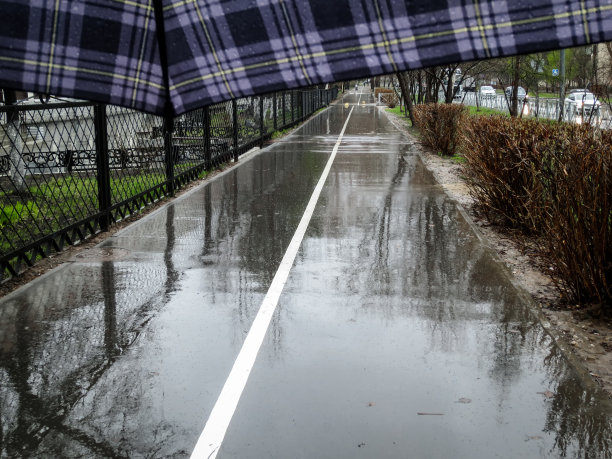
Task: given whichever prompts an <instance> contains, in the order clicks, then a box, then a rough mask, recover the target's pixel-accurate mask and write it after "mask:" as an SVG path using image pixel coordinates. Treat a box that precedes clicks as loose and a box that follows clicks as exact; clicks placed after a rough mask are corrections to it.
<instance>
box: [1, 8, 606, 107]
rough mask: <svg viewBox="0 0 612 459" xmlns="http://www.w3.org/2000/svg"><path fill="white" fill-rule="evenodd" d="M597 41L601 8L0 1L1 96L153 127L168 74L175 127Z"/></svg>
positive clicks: (602, 37) (601, 35) (602, 31)
mask: <svg viewBox="0 0 612 459" xmlns="http://www.w3.org/2000/svg"><path fill="white" fill-rule="evenodd" d="M156 4H159V5H161V9H162V10H163V28H164V29H165V36H164V37H158V35H159V34H158V32H157V31H158V30H161V27H159V28H158V27H157V23H156V14H155V5H156ZM160 17H161V16H160ZM158 40H165V43H166V45H167V56H161V58H160V47H159V46H158V43H159V42H158ZM607 40H612V0H407V1H399V0H160V1H159V2H157V0H0V87H7V88H18V89H25V90H29V91H34V92H42V93H48V94H54V95H63V96H71V97H77V98H83V99H90V100H96V101H102V102H107V103H111V104H117V105H123V106H128V107H133V108H136V109H139V110H143V111H147V112H152V113H158V114H161V113H163V112H164V106H165V102H166V95H167V93H168V92H167V90H166V87H165V85H164V78H163V74H162V65H166V66H167V69H168V80H169V88H168V89H169V95H170V99H171V106H172V110H173V113H175V114H178V113H182V112H185V111H187V110H190V109H193V108H196V107H200V106H203V105H207V104H211V103H215V102H219V101H222V100H227V99H230V98H234V97H241V96H247V95H251V94H256V93H262V92H268V91H274V90H283V89H289V88H296V87H300V86H308V85H312V84H317V83H325V82H332V81H338V80H346V79H352V78H358V77H364V76H369V75H377V74H384V73H390V72H394V71H396V70H405V69H415V68H419V67H426V66H432V65H440V64H445V63H451V62H458V61H464V60H474V59H484V58H488V57H497V56H505V55H512V54H520V53H526V52H534V51H538V50H548V49H554V48H561V47H563V48H564V47H571V46H578V45H584V44H589V43H596V42H600V41H607Z"/></svg>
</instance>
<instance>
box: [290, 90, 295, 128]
mask: <svg viewBox="0 0 612 459" xmlns="http://www.w3.org/2000/svg"><path fill="white" fill-rule="evenodd" d="M294 121H295V91H291V123H292V124H293V122H294Z"/></svg>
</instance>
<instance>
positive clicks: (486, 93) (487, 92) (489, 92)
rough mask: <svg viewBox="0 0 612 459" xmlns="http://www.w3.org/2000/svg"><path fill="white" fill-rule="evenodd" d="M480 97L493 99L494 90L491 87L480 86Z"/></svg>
mask: <svg viewBox="0 0 612 459" xmlns="http://www.w3.org/2000/svg"><path fill="white" fill-rule="evenodd" d="M479 94H480V97H485V98H486V97H495V89H493V86H481V87H480V90H479Z"/></svg>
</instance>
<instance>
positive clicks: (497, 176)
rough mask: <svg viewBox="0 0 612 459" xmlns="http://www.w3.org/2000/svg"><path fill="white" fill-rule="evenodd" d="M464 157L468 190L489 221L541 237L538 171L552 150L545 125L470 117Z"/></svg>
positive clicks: (542, 210) (541, 191)
mask: <svg viewBox="0 0 612 459" xmlns="http://www.w3.org/2000/svg"><path fill="white" fill-rule="evenodd" d="M464 133H465V135H464V139H463V154H464V156H465V159H466V162H467V167H466V169H465V170H466V177H467V179H468V185H469V186H470V191H471V192H472V195H473V196H474V197H475V199H476V200H477V202H478V203H479V204H480V206H481V209H482V210H484V211H485V213H486V214H487V216H488V217H489V219H492V220H496V221H498V222H499V223H501V224H502V225H505V226H509V227H512V228H517V229H520V230H522V231H523V232H525V233H527V234H533V233H540V232H541V229H542V217H543V215H544V214H545V208H546V206H547V201H546V199H547V197H546V192H545V187H544V186H543V183H542V181H541V180H540V171H541V169H542V167H543V164H542V163H543V162H544V161H546V158H547V157H548V156H549V155H551V154H553V152H554V150H555V146H556V145H555V144H556V142H555V139H554V137H553V133H552V132H551V130H550V129H549V128H548V127H547V125H545V124H543V123H540V122H538V121H536V120H521V119H511V118H507V117H502V116H478V117H471V118H470V119H469V120H468V121H467V122H466V123H465V128H464Z"/></svg>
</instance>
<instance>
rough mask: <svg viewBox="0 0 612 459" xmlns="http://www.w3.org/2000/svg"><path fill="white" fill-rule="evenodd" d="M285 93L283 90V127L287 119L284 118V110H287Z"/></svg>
mask: <svg viewBox="0 0 612 459" xmlns="http://www.w3.org/2000/svg"><path fill="white" fill-rule="evenodd" d="M286 95H287V93H286V92H285V91H283V127H285V125H286V124H287V120H286V119H285V118H286V117H285V112H286V111H287V102H286V99H285V96H286Z"/></svg>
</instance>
